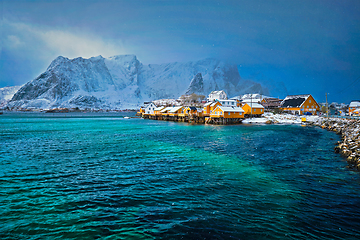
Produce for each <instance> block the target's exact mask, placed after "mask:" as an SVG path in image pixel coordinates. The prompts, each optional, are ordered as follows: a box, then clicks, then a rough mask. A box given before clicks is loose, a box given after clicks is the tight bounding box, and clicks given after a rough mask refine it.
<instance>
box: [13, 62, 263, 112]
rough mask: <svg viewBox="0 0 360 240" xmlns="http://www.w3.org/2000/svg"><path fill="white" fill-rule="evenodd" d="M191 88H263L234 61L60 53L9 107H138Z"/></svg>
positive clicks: (230, 93)
mask: <svg viewBox="0 0 360 240" xmlns="http://www.w3.org/2000/svg"><path fill="white" fill-rule="evenodd" d="M200 77H201V79H200ZM191 83H192V84H191ZM189 89H190V90H191V89H195V90H201V91H203V93H204V94H205V95H207V94H209V93H210V92H211V91H213V90H225V91H226V92H227V94H228V96H234V95H239V94H241V93H245V92H248V91H249V89H251V90H252V92H256V91H257V92H260V91H264V89H263V87H262V86H261V85H260V84H258V83H255V82H252V81H243V80H242V79H241V78H240V75H239V72H238V69H237V66H236V65H231V64H227V63H225V62H222V61H219V60H215V59H204V60H200V61H194V62H186V63H177V62H175V63H167V64H149V65H144V64H142V63H141V62H139V60H138V59H137V58H136V56H135V55H119V56H114V57H110V58H103V57H102V56H98V57H92V58H89V59H84V58H81V57H79V58H75V59H68V58H65V57H61V56H60V57H57V58H56V59H55V60H54V61H53V62H52V63H51V64H50V66H49V67H48V68H47V70H46V71H45V72H44V73H42V74H41V75H40V76H39V77H37V78H36V79H34V80H32V81H29V82H28V83H26V84H25V85H24V86H22V87H21V88H20V89H19V91H18V92H17V93H16V94H15V95H14V96H13V98H12V99H11V101H10V102H9V103H8V106H9V107H22V108H29V107H35V108H44V109H45V108H54V107H80V108H86V107H88V108H112V109H116V108H118V109H124V108H136V107H138V106H140V105H141V104H142V103H143V102H144V101H151V100H155V99H161V98H178V97H179V96H180V95H182V94H184V93H185V92H187V90H189Z"/></svg>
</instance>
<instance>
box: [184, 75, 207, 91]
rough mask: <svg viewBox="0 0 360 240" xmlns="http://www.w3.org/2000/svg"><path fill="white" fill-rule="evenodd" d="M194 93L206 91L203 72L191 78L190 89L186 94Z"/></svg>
mask: <svg viewBox="0 0 360 240" xmlns="http://www.w3.org/2000/svg"><path fill="white" fill-rule="evenodd" d="M192 93H196V94H205V93H204V80H203V78H202V75H201V73H198V74H196V75H195V77H194V78H193V79H192V80H191V82H190V85H189V87H188V89H187V90H186V93H185V94H186V95H190V94H192Z"/></svg>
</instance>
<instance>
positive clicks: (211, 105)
mask: <svg viewBox="0 0 360 240" xmlns="http://www.w3.org/2000/svg"><path fill="white" fill-rule="evenodd" d="M216 103H219V104H220V105H221V103H220V102H218V101H216V102H213V103H211V104H210V107H213V106H215V104H216Z"/></svg>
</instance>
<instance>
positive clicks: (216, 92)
mask: <svg viewBox="0 0 360 240" xmlns="http://www.w3.org/2000/svg"><path fill="white" fill-rule="evenodd" d="M220 93H225V91H224V90H219V91H212V92H211V93H210V94H220Z"/></svg>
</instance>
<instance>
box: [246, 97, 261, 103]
mask: <svg viewBox="0 0 360 240" xmlns="http://www.w3.org/2000/svg"><path fill="white" fill-rule="evenodd" d="M260 101H261V99H260V98H245V99H243V100H242V102H246V103H251V102H252V103H257V102H260Z"/></svg>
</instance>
